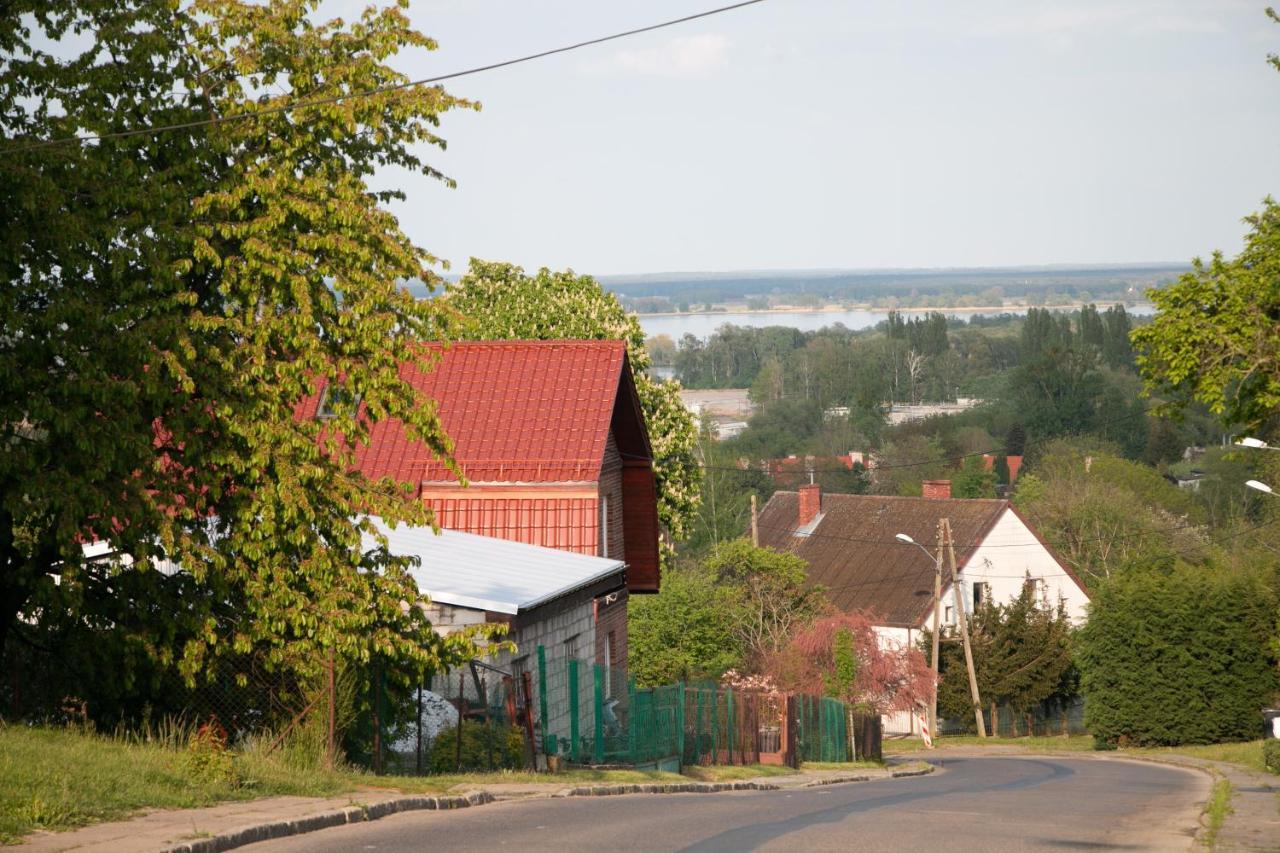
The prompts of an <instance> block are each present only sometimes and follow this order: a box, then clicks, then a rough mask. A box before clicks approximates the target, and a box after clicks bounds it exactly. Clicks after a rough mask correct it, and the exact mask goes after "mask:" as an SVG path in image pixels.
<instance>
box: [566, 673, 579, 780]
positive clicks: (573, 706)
mask: <svg viewBox="0 0 1280 853" xmlns="http://www.w3.org/2000/svg"><path fill="white" fill-rule="evenodd" d="M568 678H569V756H568V757H569V760H571V761H577V760H578V753H579V752H580V751H581V749H582V747H581V746H580V744H581V741H580V740H579V739H578V659H577V658H569V674H568Z"/></svg>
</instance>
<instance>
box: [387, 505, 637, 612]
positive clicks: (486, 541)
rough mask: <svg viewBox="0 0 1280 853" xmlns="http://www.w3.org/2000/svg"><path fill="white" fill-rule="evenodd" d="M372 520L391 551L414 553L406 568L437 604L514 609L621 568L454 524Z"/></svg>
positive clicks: (610, 561)
mask: <svg viewBox="0 0 1280 853" xmlns="http://www.w3.org/2000/svg"><path fill="white" fill-rule="evenodd" d="M372 520H373V523H374V524H375V525H376V526H377V528H378V530H379V531H381V532H382V533H383V535H385V536H386V537H387V545H388V550H390V552H391V553H392V554H394V555H396V556H399V557H417V558H418V559H419V565H418V566H417V567H415V568H412V569H410V574H412V575H413V577H414V579H415V580H416V581H417V582H418V589H420V590H421V591H422V592H424V593H426V594H427V596H428V597H429V598H430V599H431V601H433V602H435V603H438V604H451V605H454V606H457V607H469V608H473V609H475V610H486V611H489V612H492V613H504V614H508V615H514V614H516V613H519V612H523V611H527V610H530V609H532V608H534V607H537V606H539V605H541V604H546V603H547V602H549V601H553V600H555V599H557V598H560V597H561V596H564V595H568V594H569V593H571V592H574V591H575V590H579V589H582V588H583V587H586V586H589V585H591V584H593V583H595V582H596V581H600V580H604V579H605V578H607V577H609V576H610V575H614V574H617V575H621V574H622V573H623V571H625V569H626V564H625V563H623V562H622V561H621V560H613V559H608V558H605V557H593V556H590V555H587V554H575V553H572V552H568V551H560V550H556V549H553V548H543V547H541V546H538V545H527V544H525V543H523V542H511V541H509V540H506V539H494V538H492V537H490V536H476V535H475V534H472V533H462V532H460V531H457V530H441V531H440V532H439V533H435V532H433V531H432V529H431V528H430V527H411V526H409V525H403V524H402V525H399V526H397V527H394V528H392V527H390V526H388V525H387V524H385V523H384V522H383V521H382V520H381V519H378V518H374V519H372ZM363 547H364V548H365V549H366V550H369V549H372V548H375V547H377V542H376V541H375V540H374V538H373V537H372V536H370V535H368V534H366V535H365V536H364V542H363ZM619 581H621V578H619Z"/></svg>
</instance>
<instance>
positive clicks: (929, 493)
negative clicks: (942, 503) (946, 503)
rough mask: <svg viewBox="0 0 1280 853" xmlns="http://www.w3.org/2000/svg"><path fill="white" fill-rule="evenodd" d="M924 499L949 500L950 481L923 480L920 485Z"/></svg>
mask: <svg viewBox="0 0 1280 853" xmlns="http://www.w3.org/2000/svg"><path fill="white" fill-rule="evenodd" d="M920 486H921V488H922V490H923V492H924V496H925V497H926V498H943V499H946V498H950V497H951V481H950V480H925V481H924V482H923V483H921V484H920Z"/></svg>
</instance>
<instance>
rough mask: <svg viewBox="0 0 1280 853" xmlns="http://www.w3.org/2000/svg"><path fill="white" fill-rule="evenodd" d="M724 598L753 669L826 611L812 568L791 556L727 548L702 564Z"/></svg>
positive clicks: (743, 542)
mask: <svg viewBox="0 0 1280 853" xmlns="http://www.w3.org/2000/svg"><path fill="white" fill-rule="evenodd" d="M703 567H704V569H705V570H706V571H707V572H709V573H710V574H711V575H712V577H714V578H715V579H716V582H717V583H718V584H720V585H721V586H722V588H723V590H724V595H725V602H724V605H725V612H726V613H728V614H729V620H730V623H731V625H732V626H733V633H734V636H735V637H736V638H737V640H738V643H739V646H740V648H741V649H742V650H743V653H744V655H745V661H746V663H747V664H748V665H749V666H753V667H759V666H760V665H762V663H763V661H764V660H765V659H766V658H767V657H768V656H769V655H771V654H774V653H776V652H777V651H778V650H779V649H781V648H782V646H783V645H784V644H785V643H786V642H787V640H788V639H789V638H790V637H791V635H792V633H793V632H794V631H795V630H796V629H797V628H799V627H800V626H802V625H805V624H807V623H808V622H810V621H812V620H813V618H814V617H815V616H817V615H818V613H819V612H820V611H821V610H822V608H823V606H824V603H825V597H824V592H823V589H822V587H820V586H813V585H810V584H809V583H808V582H807V580H806V572H807V569H808V565H807V564H806V563H805V561H804V560H802V559H800V558H799V557H797V556H795V555H793V554H784V553H779V552H777V551H774V550H772V549H770V548H757V547H755V546H753V545H752V544H751V542H750V541H749V540H747V539H737V540H735V541H733V542H726V543H724V544H722V545H720V546H719V547H718V548H716V549H715V550H714V551H712V552H711V554H710V556H708V557H707V559H706V560H705V561H704V563H703Z"/></svg>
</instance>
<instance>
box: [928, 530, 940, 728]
mask: <svg viewBox="0 0 1280 853" xmlns="http://www.w3.org/2000/svg"><path fill="white" fill-rule="evenodd" d="M941 633H942V519H938V557H937V560H936V561H935V562H934V566H933V637H932V639H933V656H932V657H930V658H929V666H930V668H932V669H933V702H932V704H931V705H930V706H929V736H930V737H937V736H938V641H939V639H940V636H939V635H940V634H941Z"/></svg>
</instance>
